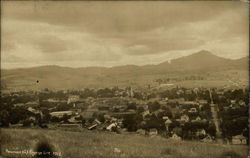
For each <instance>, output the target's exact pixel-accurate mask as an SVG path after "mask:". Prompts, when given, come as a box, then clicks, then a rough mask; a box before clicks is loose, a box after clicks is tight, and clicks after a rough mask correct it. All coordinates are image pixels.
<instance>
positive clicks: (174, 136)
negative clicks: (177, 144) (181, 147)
mask: <svg viewBox="0 0 250 158" xmlns="http://www.w3.org/2000/svg"><path fill="white" fill-rule="evenodd" d="M170 139H173V140H181V137H179V136H178V135H177V134H175V133H174V134H173V135H172V136H171V137H170Z"/></svg>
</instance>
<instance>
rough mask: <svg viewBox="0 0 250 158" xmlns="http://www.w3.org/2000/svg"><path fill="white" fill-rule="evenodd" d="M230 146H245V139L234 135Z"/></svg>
mask: <svg viewBox="0 0 250 158" xmlns="http://www.w3.org/2000/svg"><path fill="white" fill-rule="evenodd" d="M232 144H235V145H246V144H247V138H246V137H244V136H243V135H236V136H233V137H232Z"/></svg>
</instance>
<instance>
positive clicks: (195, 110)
mask: <svg viewBox="0 0 250 158" xmlns="http://www.w3.org/2000/svg"><path fill="white" fill-rule="evenodd" d="M188 112H190V113H196V112H197V109H196V108H191V109H189V110H188Z"/></svg>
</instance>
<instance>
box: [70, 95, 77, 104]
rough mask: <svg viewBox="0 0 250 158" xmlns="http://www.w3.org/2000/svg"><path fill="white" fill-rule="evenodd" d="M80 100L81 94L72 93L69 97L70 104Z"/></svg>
mask: <svg viewBox="0 0 250 158" xmlns="http://www.w3.org/2000/svg"><path fill="white" fill-rule="evenodd" d="M79 100H80V96H79V95H70V96H69V97H68V104H70V103H75V102H77V101H79Z"/></svg>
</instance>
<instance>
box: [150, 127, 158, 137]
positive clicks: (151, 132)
mask: <svg viewBox="0 0 250 158" xmlns="http://www.w3.org/2000/svg"><path fill="white" fill-rule="evenodd" d="M157 134H158V130H157V129H156V128H151V129H149V135H150V136H155V135H157Z"/></svg>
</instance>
